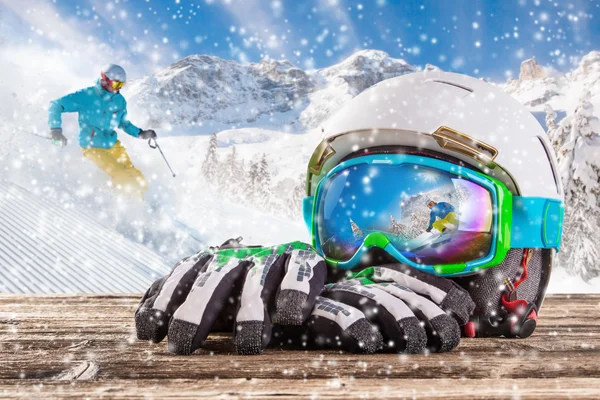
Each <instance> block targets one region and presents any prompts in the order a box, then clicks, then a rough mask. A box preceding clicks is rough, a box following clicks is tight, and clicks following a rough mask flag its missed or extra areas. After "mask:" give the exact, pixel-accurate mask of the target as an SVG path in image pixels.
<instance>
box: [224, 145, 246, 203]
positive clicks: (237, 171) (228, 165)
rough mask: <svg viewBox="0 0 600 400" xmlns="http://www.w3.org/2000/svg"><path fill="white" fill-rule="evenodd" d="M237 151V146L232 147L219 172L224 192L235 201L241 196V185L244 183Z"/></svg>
mask: <svg viewBox="0 0 600 400" xmlns="http://www.w3.org/2000/svg"><path fill="white" fill-rule="evenodd" d="M238 158H239V157H238V155H237V150H236V148H235V146H232V147H231V152H230V153H229V154H228V155H227V158H226V159H225V162H224V163H223V165H222V167H221V169H220V171H219V182H220V186H221V188H222V190H223V192H224V193H225V194H226V195H227V196H228V197H229V198H232V199H234V198H235V197H237V195H239V192H240V185H241V183H242V182H243V180H244V179H243V176H242V169H241V165H240V164H241V163H242V162H243V161H239V160H238Z"/></svg>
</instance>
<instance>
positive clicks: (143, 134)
mask: <svg viewBox="0 0 600 400" xmlns="http://www.w3.org/2000/svg"><path fill="white" fill-rule="evenodd" d="M138 137H139V138H140V139H156V138H157V135H156V132H154V131H153V130H152V129H148V130H145V131H144V130H142V131H140V133H139V134H138Z"/></svg>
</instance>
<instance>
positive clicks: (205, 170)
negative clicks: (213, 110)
mask: <svg viewBox="0 0 600 400" xmlns="http://www.w3.org/2000/svg"><path fill="white" fill-rule="evenodd" d="M218 171H219V158H218V155H217V134H216V133H213V134H212V135H210V140H209V141H208V149H207V151H206V157H205V158H204V162H203V163H202V176H204V178H205V179H206V180H207V181H208V182H210V183H217V179H218V176H217V173H218Z"/></svg>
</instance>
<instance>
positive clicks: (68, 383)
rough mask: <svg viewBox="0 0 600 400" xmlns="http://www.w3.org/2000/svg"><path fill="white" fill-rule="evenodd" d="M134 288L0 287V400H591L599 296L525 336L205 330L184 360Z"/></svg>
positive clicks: (550, 306)
mask: <svg viewBox="0 0 600 400" xmlns="http://www.w3.org/2000/svg"><path fill="white" fill-rule="evenodd" d="M138 299H139V296H132V295H123V296H117V295H108V296H98V295H83V296H68V295H58V296H14V295H0V397H1V398H11V397H23V398H28V397H33V396H52V397H64V398H80V397H82V396H87V397H109V398H117V397H125V398H133V397H136V396H143V395H146V397H148V396H150V397H155V398H167V397H181V398H184V397H189V398H215V397H218V396H224V397H232V398H236V397H246V396H251V397H253V398H254V397H256V398H268V397H276V396H277V397H295V396H299V397H311V396H313V397H323V396H328V397H334V398H350V397H361V396H362V397H376V398H397V397H408V398H412V397H419V398H448V399H459V398H461V399H462V398H465V395H464V394H465V393H468V394H470V395H472V396H475V397H481V398H514V397H519V398H522V399H528V398H539V397H541V396H542V395H546V397H547V398H590V399H598V398H600V295H570V296H564V295H563V296H550V297H549V298H548V300H547V301H546V303H545V305H544V309H543V312H542V318H541V319H540V325H539V327H538V329H537V331H536V333H535V335H534V336H533V337H531V338H529V339H527V340H506V339H464V340H463V341H462V342H461V344H460V346H459V347H458V349H456V350H455V351H453V352H451V353H446V354H443V355H439V354H432V355H411V356H406V355H396V354H376V355H354V354H346V353H341V352H337V351H302V350H287V349H286V350H282V349H280V348H271V349H268V350H267V351H266V352H265V354H263V355H260V356H239V355H237V354H235V353H234V351H233V347H232V345H231V343H230V337H229V336H228V335H227V334H215V335H211V337H210V338H209V340H208V343H207V345H206V349H202V350H199V351H197V352H196V353H195V354H194V355H192V356H188V357H182V356H174V355H172V354H170V353H168V352H167V349H166V343H161V344H158V345H152V344H149V343H145V342H139V341H137V340H136V338H135V330H134V326H133V311H134V310H135V307H136V305H137V301H138Z"/></svg>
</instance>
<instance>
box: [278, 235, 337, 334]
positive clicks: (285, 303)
mask: <svg viewBox="0 0 600 400" xmlns="http://www.w3.org/2000/svg"><path fill="white" fill-rule="evenodd" d="M291 246H294V247H295V248H294V249H293V250H292V251H291V254H290V256H289V257H288V258H287V262H286V264H285V276H284V277H283V280H282V281H281V284H280V286H279V288H280V291H279V293H278V294H277V302H276V311H275V316H274V321H273V322H275V323H276V324H281V325H302V324H303V323H304V321H306V319H307V318H308V317H309V315H310V314H311V311H312V309H313V307H314V305H315V301H316V299H317V296H318V295H319V293H320V292H321V290H322V289H323V285H325V280H326V279H327V264H326V263H325V260H324V259H323V258H322V257H321V256H320V255H319V254H318V253H317V252H316V251H314V250H313V249H312V247H310V246H308V245H306V244H304V243H300V242H296V243H292V244H291Z"/></svg>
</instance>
